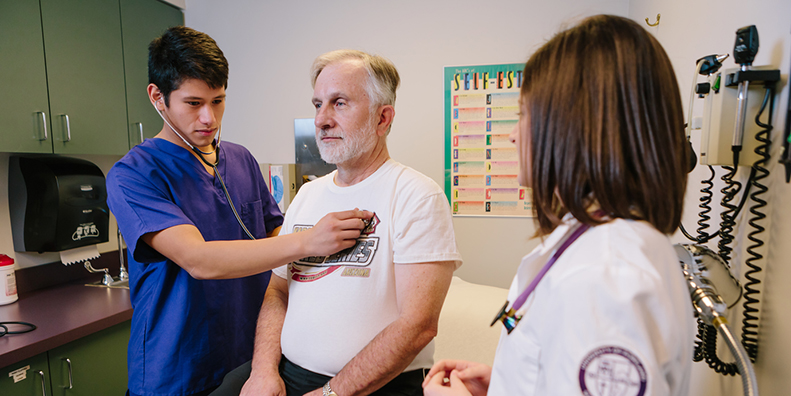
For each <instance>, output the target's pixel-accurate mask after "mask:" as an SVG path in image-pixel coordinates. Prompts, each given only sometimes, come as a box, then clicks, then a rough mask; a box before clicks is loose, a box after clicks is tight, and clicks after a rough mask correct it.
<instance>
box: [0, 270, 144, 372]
mask: <svg viewBox="0 0 791 396" xmlns="http://www.w3.org/2000/svg"><path fill="white" fill-rule="evenodd" d="M85 283H86V282H85V279H83V280H81V281H74V282H71V283H67V284H61V285H56V286H50V287H47V288H44V289H39V290H35V291H29V292H26V293H20V295H19V300H17V301H16V302H14V303H11V304H8V305H0V322H10V321H22V322H29V323H33V324H34V325H36V326H37V329H36V330H33V331H32V332H29V333H25V334H8V335H5V336H3V337H0V367H5V366H8V365H10V364H14V363H17V362H19V361H22V360H24V359H28V358H31V357H33V356H36V355H38V354H40V353H43V352H46V351H48V350H50V349H53V348H56V347H58V346H61V345H64V344H67V343H69V342H71V341H74V340H77V339H79V338H82V337H85V336H88V335H90V334H93V333H95V332H97V331H101V330H104V329H106V328H109V327H111V326H114V325H116V324H119V323H123V322H125V321H127V320H130V319H131V318H132V305H131V302H130V300H129V290H128V289H115V288H113V289H110V288H104V287H91V286H85ZM9 328H10V329H11V330H15V329H16V330H20V329H21V327H19V326H13V325H12V326H9Z"/></svg>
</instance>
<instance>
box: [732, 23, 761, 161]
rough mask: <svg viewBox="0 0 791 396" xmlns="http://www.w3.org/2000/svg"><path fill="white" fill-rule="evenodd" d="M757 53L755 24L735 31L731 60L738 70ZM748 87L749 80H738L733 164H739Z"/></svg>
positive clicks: (743, 67) (744, 68) (750, 63)
mask: <svg viewBox="0 0 791 396" xmlns="http://www.w3.org/2000/svg"><path fill="white" fill-rule="evenodd" d="M757 53H758V29H757V28H756V27H755V25H750V26H745V27H743V28H741V29H739V30H737V31H736V42H735V43H734V45H733V60H734V61H735V62H736V63H738V64H739V66H740V70H741V71H743V72H745V71H748V70H750V67H751V66H752V64H753V60H755V55H756V54H757ZM749 88H750V81H749V80H743V81H739V92H738V94H737V95H738V96H737V98H738V99H737V100H738V104H737V107H736V123H735V124H734V129H733V144H732V145H731V149H732V150H733V166H738V165H739V152H740V151H741V150H742V139H743V137H744V119H745V114H746V113H747V91H748V89H749Z"/></svg>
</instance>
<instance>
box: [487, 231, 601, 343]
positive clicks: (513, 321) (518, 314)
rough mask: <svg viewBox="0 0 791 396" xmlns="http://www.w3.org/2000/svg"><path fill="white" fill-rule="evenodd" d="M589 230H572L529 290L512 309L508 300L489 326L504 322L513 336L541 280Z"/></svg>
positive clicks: (518, 299) (517, 300) (534, 279)
mask: <svg viewBox="0 0 791 396" xmlns="http://www.w3.org/2000/svg"><path fill="white" fill-rule="evenodd" d="M589 228H590V226H589V225H587V224H584V223H579V224H577V225H576V226H575V227H574V228H573V229H572V230H571V233H570V234H567V237H566V238H565V240H564V241H563V242H562V243H561V244H560V247H558V248H557V250H555V253H553V254H552V257H550V258H549V261H547V263H546V264H544V267H543V268H541V271H539V272H538V275H536V277H535V278H533V280H532V281H531V282H530V284H529V285H528V286H527V288H526V289H525V290H524V291H522V293H521V294H519V297H517V298H516V300H514V304H513V305H512V306H511V308H508V304H509V302H508V300H506V301H505V304H504V305H503V307H502V308H500V312H499V313H498V314H497V316H495V318H494V320H493V321H492V324H490V325H489V326H494V324H495V323H497V322H498V321H501V322H503V326H505V330H506V331H507V332H508V333H507V334H511V332H512V331H513V330H514V329H515V328H516V325H517V324H518V323H519V321H520V320H522V316H524V314H525V311H526V310H527V307H525V308H522V306H523V305H524V304H525V301H527V298H528V297H530V294H532V293H533V290H535V288H536V286H538V282H541V279H543V278H544V275H546V274H547V272H548V271H549V269H550V268H552V266H553V265H554V264H555V262H556V261H558V258H559V257H560V255H561V254H563V252H565V251H566V249H567V248H568V247H569V246H571V244H572V243H574V241H576V240H577V238H579V237H580V235H582V234H583V233H584V232H585V231H587V230H588V229H589Z"/></svg>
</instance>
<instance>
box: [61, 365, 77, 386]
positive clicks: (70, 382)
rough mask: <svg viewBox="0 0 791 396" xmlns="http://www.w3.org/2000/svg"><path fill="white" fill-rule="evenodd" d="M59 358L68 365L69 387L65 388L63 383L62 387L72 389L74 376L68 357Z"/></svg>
mask: <svg viewBox="0 0 791 396" xmlns="http://www.w3.org/2000/svg"><path fill="white" fill-rule="evenodd" d="M61 360H64V361H66V363H67V364H68V365H69V387H68V388H67V387H66V386H65V385H64V386H63V388H65V389H66V390H69V389H73V388H74V377H73V376H72V374H71V360H69V358H62V359H61Z"/></svg>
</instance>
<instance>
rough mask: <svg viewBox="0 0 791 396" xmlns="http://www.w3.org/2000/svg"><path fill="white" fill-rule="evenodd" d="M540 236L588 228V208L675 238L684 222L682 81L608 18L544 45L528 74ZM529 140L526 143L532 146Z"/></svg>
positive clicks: (619, 21)
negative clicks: (569, 226)
mask: <svg viewBox="0 0 791 396" xmlns="http://www.w3.org/2000/svg"><path fill="white" fill-rule="evenodd" d="M524 76H525V81H524V84H523V86H522V92H521V97H522V102H523V109H526V111H527V113H528V114H527V115H526V116H528V117H529V129H530V130H529V131H528V133H527V136H526V135H525V131H520V133H521V134H522V135H521V138H520V143H519V144H520V145H521V147H520V148H521V149H522V150H521V152H522V153H527V152H528V150H529V152H530V154H531V155H530V158H527V160H528V161H531V166H530V167H526V166H525V165H524V164H523V165H522V171H523V172H526V171H527V169H528V168H532V169H531V171H530V179H529V180H530V184H531V186H530V187H532V189H533V204H534V207H535V208H536V213H537V217H538V219H537V220H538V226H539V229H538V232H537V233H538V234H539V235H545V234H548V233H550V232H552V230H554V228H555V227H556V226H557V225H558V224H559V223H560V221H561V218H562V217H563V216H564V215H565V214H566V213H568V212H570V213H571V214H572V215H573V216H574V217H575V218H577V219H578V220H579V221H581V222H583V223H587V224H591V225H595V224H599V223H601V222H602V220H600V219H597V218H594V217H592V216H591V214H590V213H589V209H590V206H591V203H592V202H596V203H598V205H599V206H600V208H601V209H602V210H603V211H604V212H605V213H607V214H608V216H609V217H611V218H624V219H639V220H645V221H647V222H649V223H651V224H652V225H653V226H654V227H656V229H658V230H659V231H661V232H663V233H666V234H670V233H672V232H674V231H675V230H676V228H678V225H679V223H680V221H681V211H682V207H683V199H684V190H685V188H686V178H687V175H686V167H687V164H686V160H687V153H686V142H685V137H684V119H683V110H682V107H681V97H680V93H679V89H678V84H677V82H676V76H675V74H674V72H673V67H672V65H671V63H670V60H669V59H668V57H667V54H666V53H665V51H664V50H663V49H662V47H661V46H660V44H659V42H658V41H657V40H656V39H655V38H654V37H653V36H651V35H650V34H649V33H648V32H646V31H645V30H644V29H643V28H642V27H641V26H640V25H638V24H637V23H636V22H634V21H631V20H629V19H626V18H622V17H618V16H612V15H597V16H593V17H590V18H587V19H585V20H583V21H582V22H581V23H579V24H578V25H576V26H574V27H572V28H570V29H568V30H565V31H563V32H561V33H559V34H557V35H556V36H555V37H553V38H552V39H551V40H550V41H549V42H547V43H546V44H544V45H543V46H542V47H541V48H540V49H539V50H538V51H537V52H536V53H535V54H533V56H531V57H530V60H528V62H527V64H526V65H525V69H524ZM528 139H529V140H530V141H528Z"/></svg>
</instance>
